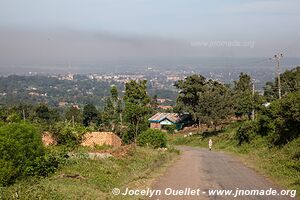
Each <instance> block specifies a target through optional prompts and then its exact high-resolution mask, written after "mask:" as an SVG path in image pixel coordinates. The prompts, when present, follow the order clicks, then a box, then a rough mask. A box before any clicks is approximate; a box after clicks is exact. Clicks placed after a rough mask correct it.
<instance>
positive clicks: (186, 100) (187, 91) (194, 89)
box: [175, 75, 206, 124]
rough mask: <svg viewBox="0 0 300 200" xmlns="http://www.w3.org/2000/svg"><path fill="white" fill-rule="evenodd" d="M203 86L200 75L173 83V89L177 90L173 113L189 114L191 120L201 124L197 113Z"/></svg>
mask: <svg viewBox="0 0 300 200" xmlns="http://www.w3.org/2000/svg"><path fill="white" fill-rule="evenodd" d="M205 84H206V79H205V77H204V76H202V75H192V76H188V77H187V78H185V79H184V80H179V81H178V82H176V83H175V87H176V88H177V89H179V94H178V97H177V101H176V108H175V111H177V112H188V113H190V114H191V115H192V117H193V120H194V121H195V122H198V123H199V124H200V122H201V116H200V115H199V111H198V109H199V104H200V95H201V93H202V92H204V90H205Z"/></svg>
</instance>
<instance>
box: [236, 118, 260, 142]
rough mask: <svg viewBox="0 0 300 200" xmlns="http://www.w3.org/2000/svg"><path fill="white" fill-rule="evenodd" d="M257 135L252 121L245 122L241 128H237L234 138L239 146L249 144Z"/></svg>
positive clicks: (254, 123) (255, 124)
mask: <svg viewBox="0 0 300 200" xmlns="http://www.w3.org/2000/svg"><path fill="white" fill-rule="evenodd" d="M256 133H257V123H256V122H253V121H246V122H245V123H244V124H243V125H242V126H241V127H239V128H238V130H237V132H236V134H235V138H236V139H237V140H238V143H239V145H241V144H242V143H245V142H246V143H249V142H251V140H252V139H253V138H254V137H255V135H256Z"/></svg>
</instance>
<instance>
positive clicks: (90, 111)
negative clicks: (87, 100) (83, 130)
mask: <svg viewBox="0 0 300 200" xmlns="http://www.w3.org/2000/svg"><path fill="white" fill-rule="evenodd" d="M97 120H98V111H97V109H96V107H95V106H94V105H93V104H87V105H85V106H84V108H83V125H84V126H89V125H91V123H97Z"/></svg>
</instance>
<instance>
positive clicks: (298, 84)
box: [264, 66, 300, 101]
mask: <svg viewBox="0 0 300 200" xmlns="http://www.w3.org/2000/svg"><path fill="white" fill-rule="evenodd" d="M280 80H281V94H282V96H285V95H287V94H289V93H291V92H297V91H300V66H298V67H296V68H294V69H291V70H286V71H285V72H284V73H282V74H280ZM264 96H265V97H266V98H267V100H268V101H272V100H276V99H278V78H277V77H276V78H275V82H267V83H266V86H265V88H264Z"/></svg>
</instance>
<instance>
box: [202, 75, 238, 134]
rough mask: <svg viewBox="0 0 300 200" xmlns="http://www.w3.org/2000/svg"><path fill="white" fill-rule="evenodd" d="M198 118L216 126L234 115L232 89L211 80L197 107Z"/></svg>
mask: <svg viewBox="0 0 300 200" xmlns="http://www.w3.org/2000/svg"><path fill="white" fill-rule="evenodd" d="M197 111H198V115H199V116H198V117H199V118H201V119H202V121H203V122H205V123H207V124H212V125H214V127H215V129H216V126H217V125H219V124H220V123H221V122H222V120H224V119H226V118H227V117H228V116H230V115H232V114H233V99H232V95H231V91H230V88H229V87H227V86H225V85H223V84H221V83H218V82H216V81H212V80H209V81H208V82H207V84H206V89H205V91H204V92H203V93H202V94H201V95H200V98H199V104H198V107H197Z"/></svg>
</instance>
